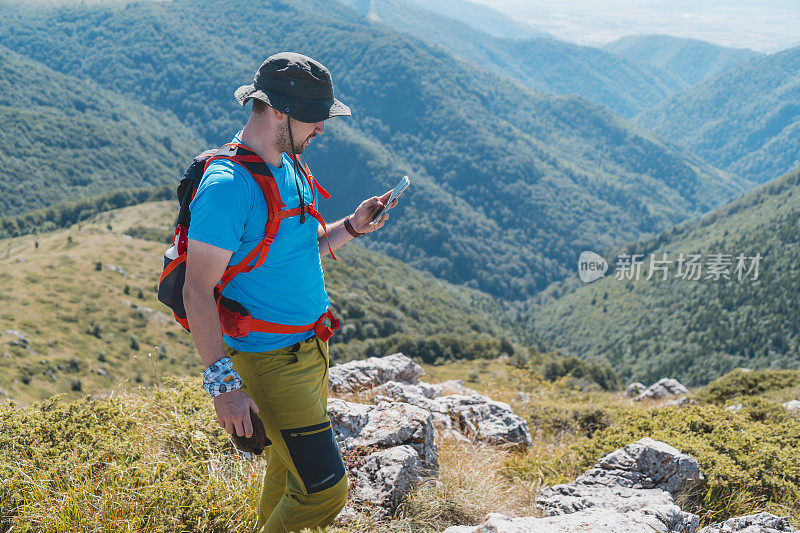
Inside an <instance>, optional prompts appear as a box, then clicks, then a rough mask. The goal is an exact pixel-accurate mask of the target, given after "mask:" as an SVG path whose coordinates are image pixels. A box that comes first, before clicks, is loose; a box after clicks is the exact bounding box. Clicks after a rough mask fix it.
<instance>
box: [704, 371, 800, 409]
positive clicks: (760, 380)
mask: <svg viewBox="0 0 800 533" xmlns="http://www.w3.org/2000/svg"><path fill="white" fill-rule="evenodd" d="M798 384H800V370H751V371H749V372H744V371H742V370H734V371H733V372H730V373H728V374H726V375H724V376H722V377H721V378H719V379H717V380H715V381H712V382H711V383H709V384H708V385H707V386H706V387H705V388H704V389H702V390H701V392H700V393H699V395H698V396H699V397H700V398H702V399H704V400H706V401H709V402H715V403H722V402H725V401H727V400H731V399H733V398H737V397H741V396H756V395H760V394H764V393H765V392H770V391H777V390H781V389H788V388H790V387H795V386H797V385H798Z"/></svg>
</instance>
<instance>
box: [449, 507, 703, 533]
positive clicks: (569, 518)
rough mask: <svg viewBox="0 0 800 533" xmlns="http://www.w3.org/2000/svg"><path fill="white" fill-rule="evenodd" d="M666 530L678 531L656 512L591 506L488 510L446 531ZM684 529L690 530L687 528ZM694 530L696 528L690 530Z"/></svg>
mask: <svg viewBox="0 0 800 533" xmlns="http://www.w3.org/2000/svg"><path fill="white" fill-rule="evenodd" d="M578 531H585V532H592V533H645V532H650V533H656V532H658V533H667V532H670V531H677V530H674V529H670V528H669V526H667V525H666V524H664V522H662V521H661V520H659V518H658V516H656V515H655V514H653V513H651V512H648V511H643V510H637V511H616V510H611V509H601V508H593V509H586V510H584V511H579V512H576V513H572V514H568V515H562V516H552V517H545V518H534V517H522V518H511V517H508V516H505V515H502V514H497V513H489V516H488V517H487V518H486V520H484V521H483V522H482V523H481V524H479V525H477V526H454V527H450V528H447V529H446V530H445V533H575V532H578ZM686 531H687V533H688V531H689V530H686ZM691 531H692V533H694V531H695V530H691Z"/></svg>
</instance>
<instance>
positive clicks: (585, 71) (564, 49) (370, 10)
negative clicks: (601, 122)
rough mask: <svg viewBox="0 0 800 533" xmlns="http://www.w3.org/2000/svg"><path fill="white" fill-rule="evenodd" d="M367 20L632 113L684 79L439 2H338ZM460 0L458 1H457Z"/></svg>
mask: <svg viewBox="0 0 800 533" xmlns="http://www.w3.org/2000/svg"><path fill="white" fill-rule="evenodd" d="M342 1H343V2H344V3H345V4H349V5H351V6H352V7H353V8H354V9H356V10H357V11H359V12H360V13H361V14H363V15H364V16H365V17H366V18H367V19H368V20H370V21H372V22H374V23H378V24H385V25H387V26H389V27H392V28H396V29H398V30H400V31H403V32H406V33H409V34H411V35H414V36H416V37H418V38H420V39H423V40H425V41H426V42H428V43H430V44H432V45H434V46H438V47H441V48H443V49H445V50H447V51H448V52H449V53H450V54H452V55H454V56H456V57H458V58H460V59H463V60H465V61H468V62H469V63H471V64H474V65H476V66H478V67H479V68H482V69H484V70H487V71H489V72H493V73H495V74H498V75H500V76H502V77H504V78H507V79H509V80H511V81H513V82H514V83H516V84H519V85H523V86H526V87H528V88H530V89H533V90H536V91H542V92H548V93H555V94H565V95H577V96H581V97H583V98H586V99H587V100H590V101H592V102H595V103H599V104H603V105H605V106H608V107H609V108H610V109H611V110H613V111H615V112H617V113H619V114H621V115H623V116H625V117H632V116H634V115H636V114H638V113H639V112H641V111H643V110H645V109H647V108H648V107H651V106H653V105H655V104H656V103H658V102H660V101H661V100H663V99H664V98H666V97H668V96H670V95H672V94H673V93H675V92H676V91H678V90H680V89H682V88H683V87H684V86H685V83H683V82H681V81H680V80H678V79H677V78H675V77H674V76H672V75H670V74H665V73H663V72H662V71H660V70H659V69H655V68H653V67H650V66H648V65H645V64H640V63H638V62H635V61H629V60H627V59H625V58H623V57H620V56H617V55H615V54H612V53H608V52H605V51H603V50H600V49H598V48H593V47H589V46H580V45H577V44H573V43H568V42H564V41H560V40H556V39H552V38H547V39H541V38H540V39H530V38H528V39H519V38H514V37H511V36H509V35H497V34H490V33H489V32H484V31H480V30H479V29H476V28H479V27H480V25H479V24H478V25H474V26H470V25H469V24H467V23H465V22H464V21H463V19H461V18H459V19H458V20H456V18H454V17H456V15H457V14H458V13H459V12H460V11H458V10H457V9H455V8H454V9H453V10H452V11H446V10H444V9H441V6H439V8H437V9H435V13H434V12H432V11H430V10H433V6H434V5H437V6H438V5H439V4H438V2H430V3H422V2H417V1H414V0H368V1H362V0H342ZM459 3H460V2H459Z"/></svg>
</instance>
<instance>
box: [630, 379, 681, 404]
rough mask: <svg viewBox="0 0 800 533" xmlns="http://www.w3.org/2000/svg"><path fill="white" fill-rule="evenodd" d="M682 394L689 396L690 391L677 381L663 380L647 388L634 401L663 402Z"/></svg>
mask: <svg viewBox="0 0 800 533" xmlns="http://www.w3.org/2000/svg"><path fill="white" fill-rule="evenodd" d="M682 394H689V389H687V388H686V387H684V386H683V385H681V384H680V382H679V381H678V380H677V379H670V378H663V379H660V380H659V381H658V382H657V383H654V384H652V385H650V386H649V387H647V388H646V389H645V390H644V391H643V392H642V393H641V394H639V395H638V396H636V397H635V398H634V399H633V400H634V401H637V402H641V401H642V400H663V399H665V398H672V397H674V396H680V395H682Z"/></svg>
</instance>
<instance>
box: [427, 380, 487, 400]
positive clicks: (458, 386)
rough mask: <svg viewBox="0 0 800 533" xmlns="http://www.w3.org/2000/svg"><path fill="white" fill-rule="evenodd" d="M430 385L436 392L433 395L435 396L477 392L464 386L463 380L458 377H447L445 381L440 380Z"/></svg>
mask: <svg viewBox="0 0 800 533" xmlns="http://www.w3.org/2000/svg"><path fill="white" fill-rule="evenodd" d="M432 386H433V388H434V390H435V392H436V396H435V397H437V398H438V397H439V396H449V395H450V394H463V395H464V396H471V395H473V394H478V391H475V390H473V389H470V388H469V387H465V386H464V381H463V380H460V379H448V380H447V381H442V382H441V383H436V384H434V385H432Z"/></svg>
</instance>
